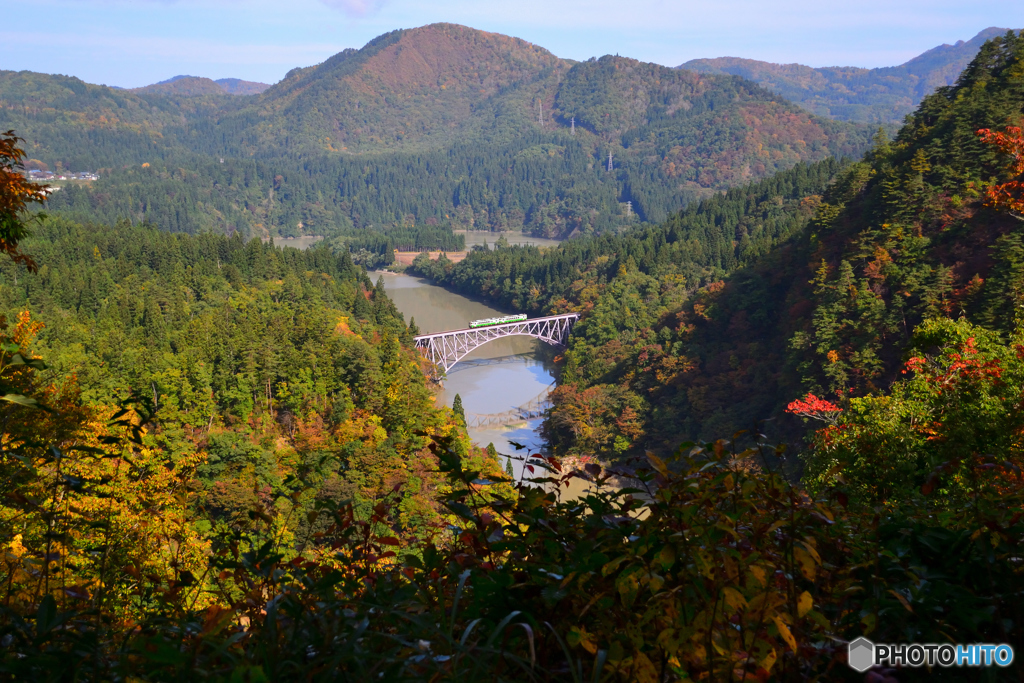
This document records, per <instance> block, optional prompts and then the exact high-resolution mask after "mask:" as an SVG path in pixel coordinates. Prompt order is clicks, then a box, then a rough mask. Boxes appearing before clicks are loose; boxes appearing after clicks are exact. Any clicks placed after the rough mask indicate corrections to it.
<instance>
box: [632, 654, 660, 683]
mask: <svg viewBox="0 0 1024 683" xmlns="http://www.w3.org/2000/svg"><path fill="white" fill-rule="evenodd" d="M630 680H633V681H636V683H658V670H657V669H655V668H654V664H652V663H651V660H650V659H648V657H647V655H645V654H644V653H643V652H637V653H636V654H635V655H633V676H632V678H631V679H630Z"/></svg>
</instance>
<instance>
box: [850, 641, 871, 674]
mask: <svg viewBox="0 0 1024 683" xmlns="http://www.w3.org/2000/svg"><path fill="white" fill-rule="evenodd" d="M848 647H849V649H848V650H847V655H846V660H847V662H848V663H849V664H850V668H851V669H853V670H854V671H859V672H860V673H864V672H865V671H867V670H868V669H870V668H871V667H873V666H874V665H875V644H874V643H872V642H871V641H870V640H868V639H867V638H864V637H860V638H858V639H857V640H854V641H851V642H850V644H849V646H848Z"/></svg>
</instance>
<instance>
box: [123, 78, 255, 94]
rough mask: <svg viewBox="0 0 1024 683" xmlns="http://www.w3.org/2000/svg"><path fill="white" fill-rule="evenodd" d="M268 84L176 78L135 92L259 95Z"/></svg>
mask: <svg viewBox="0 0 1024 683" xmlns="http://www.w3.org/2000/svg"><path fill="white" fill-rule="evenodd" d="M269 87H270V85H269V84H267V83H257V82H255V81H243V80H242V79H240V78H218V79H217V80H213V79H211V78H202V77H200V76H175V77H173V78H168V79H167V80H166V81H160V82H159V83H154V84H152V85H146V86H143V87H141V88H133V89H132V90H133V91H134V92H148V93H162V94H165V95H219V94H221V93H228V94H229V95H259V94H260V93H261V92H263V91H264V90H266V89H267V88H269Z"/></svg>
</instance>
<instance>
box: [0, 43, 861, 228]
mask: <svg viewBox="0 0 1024 683" xmlns="http://www.w3.org/2000/svg"><path fill="white" fill-rule="evenodd" d="M217 87H218V86H217V85H216V83H215V82H214V81H211V80H209V79H199V78H196V77H183V78H177V79H175V80H173V81H172V82H171V83H167V84H163V85H156V86H154V88H148V89H142V90H141V91H120V90H112V89H110V88H104V87H101V86H93V85H90V84H86V83H83V82H82V81H80V80H78V79H68V78H58V77H49V76H46V75H43V74H31V73H28V72H22V73H19V74H15V73H12V72H3V73H0V104H2V105H3V106H4V107H5V111H7V112H9V113H10V114H11V118H12V120H11V123H12V124H13V125H12V127H15V128H16V129H17V130H19V131H20V132H21V133H22V136H23V137H24V138H25V139H26V141H27V152H28V154H29V156H30V158H32V159H36V160H39V161H41V162H42V163H46V164H47V165H48V166H50V167H56V165H57V162H58V161H60V162H61V163H62V165H63V166H64V167H68V168H71V167H74V168H84V169H88V170H99V169H105V172H103V173H101V174H100V176H101V178H100V180H99V181H97V182H95V183H93V184H90V185H89V186H81V187H69V188H66V191H63V192H61V193H57V195H56V196H54V197H53V199H52V201H51V208H52V210H53V211H68V212H72V213H74V214H75V215H76V216H77V217H78V218H80V219H83V220H85V219H88V220H102V221H112V220H118V219H119V218H122V217H130V219H131V220H133V221H141V220H150V221H154V222H156V223H157V224H159V225H162V226H164V227H167V228H168V229H173V230H185V231H190V232H192V231H200V230H218V231H225V232H232V231H235V230H241V231H243V232H244V233H246V234H259V235H261V236H269V235H276V234H281V235H292V234H294V233H295V231H297V230H301V231H306V232H308V233H312V234H329V235H334V234H340V233H345V232H346V231H350V230H359V229H362V228H368V227H373V228H374V229H387V228H388V227H389V226H392V227H398V226H400V225H402V226H412V225H418V226H428V227H431V228H433V226H436V225H451V226H458V227H462V228H470V227H475V228H488V229H495V230H508V229H513V230H518V229H526V230H528V231H533V232H535V233H537V234H542V235H545V236H567V235H572V234H581V233H582V234H585V233H588V232H594V231H598V232H599V231H603V230H608V229H618V228H621V227H624V226H625V225H628V224H630V223H632V222H635V221H660V220H663V219H664V218H665V217H667V216H668V215H670V214H671V213H673V212H674V211H677V210H678V209H680V208H682V207H683V206H685V205H686V204H687V203H688V202H690V201H692V200H693V199H696V198H699V197H702V196H707V195H708V194H713V193H715V192H718V191H721V190H724V189H727V188H729V187H733V186H735V185H736V184H742V183H746V182H749V181H750V180H753V179H757V178H763V177H765V176H767V175H770V174H772V173H775V172H776V171H779V170H784V169H787V168H791V167H792V166H793V165H795V164H797V163H799V162H802V161H817V160H821V159H823V158H825V157H828V156H833V155H838V156H856V155H859V154H860V153H861V152H862V151H863V150H864V149H865V148H866V146H867V145H868V144H869V138H870V135H871V130H870V129H869V128H868V127H867V126H863V125H855V124H850V123H844V122H836V121H831V120H828V119H825V118H821V117H816V116H814V115H812V114H810V113H808V112H806V111H804V110H802V109H800V108H799V107H797V106H796V105H794V104H792V103H790V102H788V101H786V100H785V99H784V98H782V97H780V96H778V95H776V94H774V93H771V92H770V91H768V90H766V89H764V88H762V87H761V86H758V85H757V84H755V83H753V82H751V81H748V80H744V79H742V78H739V77H736V76H732V75H696V74H693V73H691V72H687V71H680V70H676V69H671V68H669V67H664V66H661V65H657V64H649V63H644V62H640V61H637V60H633V59H629V58H626V57H613V56H610V55H606V56H604V57H602V58H600V59H596V58H595V59H590V60H587V61H586V62H574V61H572V60H566V59H561V58H559V57H557V56H556V55H554V54H552V53H551V52H549V51H547V50H545V49H543V48H541V47H539V46H536V45H533V44H532V43H528V42H527V41H524V40H521V39H518V38H513V37H509V36H503V35H500V34H494V33H488V32H484V31H477V30H475V29H472V28H468V27H465V26H458V25H454V24H432V25H429V26H424V27H419V28H415V29H404V30H398V31H393V32H390V33H386V34H383V35H381V36H379V37H377V38H375V39H374V40H372V41H370V42H369V43H367V45H365V46H364V47H363V48H361V49H360V50H352V49H350V50H345V51H343V52H340V53H338V54H336V55H334V56H332V57H331V58H329V59H327V60H325V61H324V62H323V63H321V64H318V65H315V66H311V67H303V68H297V69H293V70H291V71H290V72H288V75H287V76H286V77H285V78H284V79H283V80H282V81H280V82H279V83H276V84H274V85H273V86H271V87H269V88H267V89H266V90H265V91H263V92H262V93H260V94H258V95H252V96H249V97H230V96H226V95H224V94H223V93H222V92H219V91H218V90H217ZM193 90H194V92H195V93H196V94H194V95H189V94H187V93H189V92H192V91H193ZM183 93H184V94H183ZM51 110H52V111H58V112H60V113H59V115H58V116H56V117H54V116H52V115H50V114H48V113H45V112H49V111H51ZM609 157H611V159H612V161H611V166H609ZM183 197H187V198H188V200H187V201H185V200H183V199H182V198H183ZM183 202H184V204H183Z"/></svg>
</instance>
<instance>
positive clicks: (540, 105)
mask: <svg viewBox="0 0 1024 683" xmlns="http://www.w3.org/2000/svg"><path fill="white" fill-rule="evenodd" d="M537 123H539V124H540V127H541V129H543V128H544V100H543V99H540V100H537Z"/></svg>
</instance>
